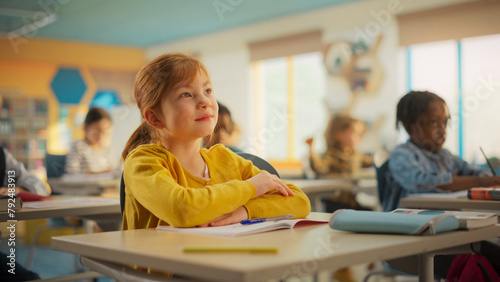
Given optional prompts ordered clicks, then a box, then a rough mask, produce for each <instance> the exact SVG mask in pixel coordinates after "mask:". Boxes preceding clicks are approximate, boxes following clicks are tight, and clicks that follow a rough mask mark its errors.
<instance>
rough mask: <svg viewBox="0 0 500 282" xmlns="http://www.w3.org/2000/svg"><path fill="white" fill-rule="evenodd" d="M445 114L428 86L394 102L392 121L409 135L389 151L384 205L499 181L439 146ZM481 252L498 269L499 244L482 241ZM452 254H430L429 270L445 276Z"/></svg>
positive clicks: (388, 206) (443, 135)
mask: <svg viewBox="0 0 500 282" xmlns="http://www.w3.org/2000/svg"><path fill="white" fill-rule="evenodd" d="M449 120H450V114H449V112H448V107H447V106H446V103H445V101H444V100H443V99H442V98H441V97H439V96H438V95H436V94H434V93H432V92H428V91H412V92H410V93H408V94H406V95H405V96H403V98H401V99H400V100H399V102H398V105H397V112H396V127H398V126H399V123H402V124H403V127H404V128H405V130H406V132H408V135H409V136H410V139H409V140H408V141H407V142H406V143H404V144H401V145H398V146H396V147H395V148H394V149H393V150H392V152H391V156H390V157H389V173H388V174H387V175H386V177H388V178H389V180H390V181H388V185H389V187H387V188H386V189H389V191H391V192H390V194H389V199H385V201H384V202H383V203H382V206H383V209H384V211H390V210H393V209H395V208H397V207H399V201H400V199H401V198H404V197H407V196H408V195H410V194H416V193H440V192H444V193H446V192H451V191H458V190H466V189H469V188H471V187H488V186H493V185H499V184H500V177H499V176H491V174H490V172H489V171H487V170H482V169H480V168H478V167H475V166H472V165H470V164H468V163H467V162H465V161H464V160H462V159H460V157H458V156H455V155H453V154H451V153H450V152H449V151H448V150H446V149H443V144H444V141H445V140H446V127H447V125H448V121H449ZM480 253H481V255H483V256H485V257H486V258H487V260H488V261H489V262H490V264H491V265H492V266H493V268H494V269H495V270H496V272H497V273H500V258H499V254H500V247H498V246H497V245H495V244H492V243H490V242H487V241H482V242H481V252H480ZM455 257H456V256H455V255H443V256H435V258H434V273H435V276H436V277H438V278H445V277H446V274H447V273H448V270H449V268H450V265H451V262H452V261H453V259H454V258H455Z"/></svg>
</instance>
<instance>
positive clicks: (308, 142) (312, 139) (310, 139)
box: [306, 137, 314, 147]
mask: <svg viewBox="0 0 500 282" xmlns="http://www.w3.org/2000/svg"><path fill="white" fill-rule="evenodd" d="M313 143H314V138H312V137H311V138H307V139H306V144H307V145H308V146H309V147H312V146H313Z"/></svg>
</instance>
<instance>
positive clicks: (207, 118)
mask: <svg viewBox="0 0 500 282" xmlns="http://www.w3.org/2000/svg"><path fill="white" fill-rule="evenodd" d="M161 110H162V116H161V117H160V118H161V119H162V123H163V125H164V126H165V130H166V133H167V136H166V138H167V139H168V140H188V139H190V140H191V139H196V138H201V137H204V136H207V135H210V134H211V133H212V132H213V130H214V127H215V124H216V123H217V114H218V110H219V106H218V104H217V101H216V100H215V97H214V95H213V94H212V84H211V83H210V80H209V79H208V77H207V75H206V74H205V73H204V72H203V71H201V70H200V71H199V72H198V74H197V75H196V78H195V79H194V80H193V81H191V82H181V83H179V84H178V85H177V86H176V87H174V89H172V90H171V91H170V92H169V93H167V94H166V95H165V96H164V97H163V98H162V101H161Z"/></svg>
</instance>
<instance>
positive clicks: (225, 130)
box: [203, 102, 241, 152]
mask: <svg viewBox="0 0 500 282" xmlns="http://www.w3.org/2000/svg"><path fill="white" fill-rule="evenodd" d="M218 104H219V118H218V119H217V124H216V125H215V129H214V132H213V134H211V135H208V136H205V137H204V138H203V147H204V148H210V147H212V146H213V145H215V144H219V143H220V144H223V145H224V146H226V147H227V148H229V149H230V150H231V151H233V152H241V150H240V149H238V148H237V147H236V145H237V144H238V141H239V138H240V130H239V128H238V125H237V124H236V123H235V122H234V121H233V119H232V118H231V112H230V111H229V109H228V108H227V107H226V106H224V105H223V104H221V103H220V102H218Z"/></svg>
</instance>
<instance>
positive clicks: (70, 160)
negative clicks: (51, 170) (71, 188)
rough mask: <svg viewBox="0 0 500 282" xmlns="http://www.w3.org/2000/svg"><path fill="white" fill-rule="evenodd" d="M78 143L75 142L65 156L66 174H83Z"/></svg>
mask: <svg viewBox="0 0 500 282" xmlns="http://www.w3.org/2000/svg"><path fill="white" fill-rule="evenodd" d="M78 148H79V147H78V142H75V143H74V144H73V146H72V147H71V150H70V151H69V153H68V155H67V156H66V165H65V168H64V172H65V173H67V174H78V173H83V171H82V166H81V163H82V153H81V152H80V151H79V149H78Z"/></svg>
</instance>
